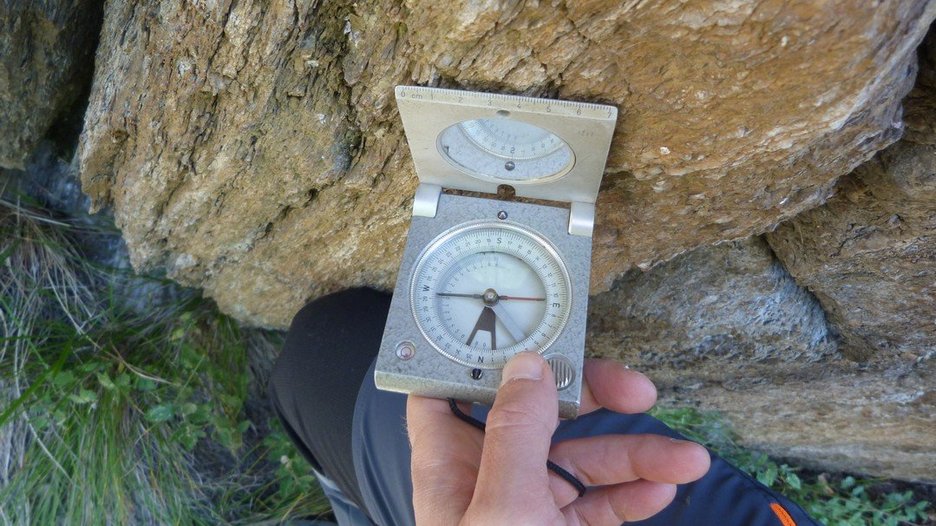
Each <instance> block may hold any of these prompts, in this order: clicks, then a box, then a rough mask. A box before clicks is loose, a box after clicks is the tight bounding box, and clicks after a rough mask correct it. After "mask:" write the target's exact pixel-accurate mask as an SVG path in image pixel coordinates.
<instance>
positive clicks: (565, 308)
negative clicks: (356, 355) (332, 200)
mask: <svg viewBox="0 0 936 526" xmlns="http://www.w3.org/2000/svg"><path fill="white" fill-rule="evenodd" d="M571 296H572V293H571V286H570V282H569V275H568V272H567V271H566V268H565V265H564V264H563V263H562V260H561V259H560V257H559V255H558V253H557V252H556V250H555V248H553V247H552V245H551V244H550V243H549V242H548V241H546V240H545V239H543V238H542V237H541V236H539V235H538V234H535V233H533V232H531V231H529V230H527V229H526V228H523V227H520V226H518V225H516V224H514V223H507V222H488V221H483V222H476V223H469V224H467V225H462V226H460V227H457V228H455V229H453V230H450V231H448V232H446V233H444V234H442V235H441V236H439V237H438V238H436V239H435V240H434V241H433V242H432V243H430V244H429V246H428V247H427V248H426V249H425V250H424V251H423V253H422V255H421V256H420V258H419V260H418V262H417V264H416V270H415V272H414V273H413V279H412V286H411V289H410V298H411V303H412V308H413V315H414V316H415V318H416V323H417V325H418V326H419V329H420V331H422V333H423V335H424V336H425V337H426V339H427V340H428V341H429V343H431V344H432V346H433V347H435V348H436V350H438V351H439V352H441V353H442V354H444V355H445V356H448V357H449V358H451V359H452V360H455V361H456V362H458V363H461V364H463V365H467V366H470V367H475V368H481V369H494V368H500V367H503V366H504V364H505V363H507V360H509V359H510V357H511V356H513V355H514V354H517V353H519V352H521V351H536V352H540V353H542V352H543V351H545V350H546V349H547V348H548V347H549V346H550V345H551V344H552V343H553V342H554V341H556V338H558V337H559V334H560V333H561V332H562V329H563V327H564V326H565V324H566V321H568V318H569V312H570V310H571V299H572V298H571Z"/></svg>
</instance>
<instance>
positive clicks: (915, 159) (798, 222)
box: [768, 31, 936, 383]
mask: <svg viewBox="0 0 936 526" xmlns="http://www.w3.org/2000/svg"><path fill="white" fill-rule="evenodd" d="M920 62H921V65H922V67H921V75H920V78H919V81H918V82H917V84H916V86H915V87H914V89H913V91H912V92H911V93H910V95H909V96H908V97H907V100H906V114H907V117H906V122H907V134H906V137H905V138H904V139H903V140H901V141H900V142H898V143H896V144H894V145H893V146H891V147H889V148H887V149H886V150H884V151H882V152H881V153H879V154H878V155H877V156H876V157H875V158H874V159H873V160H872V161H871V162H868V163H866V164H864V165H862V166H861V167H860V168H859V169H857V170H855V172H854V173H852V174H850V175H849V176H848V177H845V178H843V179H842V180H841V181H840V182H839V184H838V186H837V188H836V195H835V197H834V198H832V199H830V200H829V202H828V203H826V205H825V206H823V207H820V208H817V209H815V210H811V211H809V212H806V213H804V214H801V215H799V216H797V217H796V218H795V219H793V220H792V221H789V222H788V223H785V224H783V225H781V226H780V228H778V229H777V230H776V232H773V233H771V234H770V235H769V236H768V239H769V241H770V244H771V246H772V247H773V249H774V251H775V252H776V253H777V256H779V257H780V259H781V260H782V261H783V262H784V264H785V265H786V266H787V268H789V270H790V272H791V273H792V274H793V276H795V277H796V280H797V281H798V282H799V283H800V284H802V285H805V286H806V287H808V288H809V289H810V290H812V291H813V292H814V293H815V294H816V296H817V297H818V298H819V300H820V301H821V302H822V306H823V307H824V308H825V309H826V311H827V312H828V313H829V317H830V319H831V321H832V322H833V324H834V326H835V328H836V329H837V330H838V332H839V333H841V335H842V337H843V338H844V340H845V341H846V342H847V344H848V345H847V346H846V347H847V349H846V352H847V353H849V356H850V357H851V358H853V359H856V360H877V361H884V362H888V363H891V362H894V361H905V362H906V361H914V360H917V359H921V358H929V357H932V356H933V354H934V352H936V111H934V109H936V31H932V32H931V33H930V35H929V36H928V37H927V39H926V41H925V43H924V45H923V46H922V47H921V49H920ZM934 383H936V378H934Z"/></svg>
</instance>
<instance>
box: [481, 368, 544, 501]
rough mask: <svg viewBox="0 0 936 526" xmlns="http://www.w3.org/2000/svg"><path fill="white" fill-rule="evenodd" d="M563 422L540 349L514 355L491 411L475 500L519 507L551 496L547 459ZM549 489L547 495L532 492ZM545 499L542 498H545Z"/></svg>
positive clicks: (505, 371)
mask: <svg viewBox="0 0 936 526" xmlns="http://www.w3.org/2000/svg"><path fill="white" fill-rule="evenodd" d="M558 423H559V402H558V396H557V394H556V383H555V381H554V380H553V376H552V371H551V370H550V368H549V366H548V365H547V364H546V360H544V359H543V357H542V356H540V355H539V354H537V353H534V352H523V353H520V354H518V355H516V356H514V357H513V358H512V359H511V360H510V361H509V362H508V363H507V365H506V366H505V367H504V369H503V380H502V381H501V385H500V388H499V389H498V390H497V397H496V398H495V400H494V406H493V407H492V408H491V411H490V413H488V418H487V428H486V430H485V436H484V449H483V451H482V454H481V466H480V468H479V471H478V484H477V489H476V493H475V498H474V499H472V500H473V503H475V501H478V500H481V501H486V502H497V503H498V504H499V505H508V506H511V507H514V509H517V508H516V506H522V505H521V504H520V503H525V504H529V503H531V502H537V500H538V499H537V498H531V497H541V496H545V497H549V500H548V501H549V502H551V497H550V496H549V475H548V472H547V470H546V459H547V457H548V456H549V447H550V442H551V440H552V434H553V432H554V431H555V430H556V426H557V425H558ZM531 492H545V495H535V496H534V495H531ZM540 502H542V501H540Z"/></svg>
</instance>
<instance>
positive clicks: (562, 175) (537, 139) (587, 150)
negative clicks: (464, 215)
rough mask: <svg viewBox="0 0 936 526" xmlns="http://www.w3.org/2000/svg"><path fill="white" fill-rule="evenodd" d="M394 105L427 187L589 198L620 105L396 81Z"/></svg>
mask: <svg viewBox="0 0 936 526" xmlns="http://www.w3.org/2000/svg"><path fill="white" fill-rule="evenodd" d="M396 99H397V106H398V107H399V110H400V117H401V119H402V120H403V128H404V129H405V131H406V138H407V141H408V142H409V146H410V152H411V153H412V155H413V162H414V164H415V165H416V174H417V175H418V176H419V180H420V182H421V183H424V184H431V185H438V186H441V187H444V188H451V189H457V190H469V191H476V192H486V193H496V192H497V187H498V186H499V185H502V184H507V185H510V186H512V187H513V188H514V189H515V190H516V194H517V195H518V196H521V197H531V198H536V199H547V200H552V201H564V202H580V203H594V202H595V199H596V198H597V197H598V187H599V185H600V184H601V176H602V175H603V173H604V167H605V161H606V159H607V156H608V149H609V147H610V145H611V136H612V134H613V133H614V125H615V122H616V120H617V108H615V107H613V106H605V105H599V104H589V103H583V102H571V101H559V100H550V99H537V98H532V97H520V96H515V95H501V94H494V93H478V92H468V91H457V90H447V89H439V88H425V87H418V86H397V88H396Z"/></svg>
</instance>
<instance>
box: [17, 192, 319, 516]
mask: <svg viewBox="0 0 936 526" xmlns="http://www.w3.org/2000/svg"><path fill="white" fill-rule="evenodd" d="M0 204H3V205H4V206H0V326H2V330H3V332H2V337H0V524H26V523H34V524H129V523H146V524H152V523H158V524H218V523H234V522H238V523H239V522H256V521H262V520H276V521H280V520H286V519H288V518H290V517H301V516H314V515H318V514H321V513H324V512H327V510H328V506H327V501H326V500H325V499H324V497H323V496H322V494H321V492H320V491H319V489H318V487H317V486H316V484H315V480H314V478H313V477H311V475H309V474H308V473H309V472H308V469H309V468H308V465H307V464H305V461H304V460H303V459H302V458H301V457H300V456H299V455H298V453H297V452H296V450H295V449H294V448H292V445H291V444H290V443H289V442H288V440H285V438H284V436H283V435H282V434H281V433H279V432H274V433H272V434H269V435H266V434H267V433H269V429H270V427H271V426H274V427H275V426H276V425H277V424H276V423H275V422H270V421H269V420H271V419H268V418H267V417H266V416H265V415H263V417H262V418H261V419H260V420H259V421H256V420H251V419H250V418H248V412H247V410H246V408H245V402H246V401H247V399H248V396H249V388H250V385H249V384H250V376H249V373H248V363H247V360H248V345H249V342H250V341H251V337H250V336H256V335H255V334H254V335H248V333H247V332H246V331H244V330H243V329H241V328H240V327H239V326H238V325H237V324H236V322H234V321H233V320H231V319H230V318H227V317H226V316H223V315H221V314H220V313H219V312H218V311H217V309H216V308H215V307H214V305H213V304H212V303H211V302H209V301H206V300H203V299H201V298H200V297H198V296H197V295H196V294H194V293H193V292H191V291H181V292H180V293H179V295H178V296H179V297H178V299H177V301H173V302H169V303H167V304H154V305H152V306H151V307H150V308H149V309H148V310H147V311H146V312H145V313H144V314H140V311H139V310H137V309H134V308H130V307H129V306H127V305H124V304H123V303H121V300H120V296H121V291H120V290H118V288H119V287H120V286H122V285H124V284H125V283H126V280H127V279H130V278H132V276H130V275H129V274H128V273H127V272H126V271H122V270H119V269H112V268H102V267H100V266H97V265H95V264H92V263H91V262H89V261H87V260H86V259H85V258H84V257H82V254H81V253H80V251H79V250H78V248H77V247H76V244H75V243H74V242H73V240H72V238H71V236H70V234H71V233H72V232H73V227H71V226H70V225H68V224H65V223H62V222H60V221H57V220H53V219H51V218H49V217H48V216H46V215H45V214H43V213H42V212H41V211H37V210H30V209H27V208H25V207H22V206H10V204H9V203H0ZM132 279H139V278H132ZM151 285H152V286H153V287H156V288H158V287H162V286H166V287H169V286H171V285H170V284H168V283H164V282H161V281H160V280H158V279H154V280H151ZM264 436H266V438H264ZM208 459H221V460H218V461H215V462H210V461H209V460H208ZM281 459H286V461H285V462H283V461H281ZM206 466H207V467H206ZM209 468H210V469H209Z"/></svg>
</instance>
